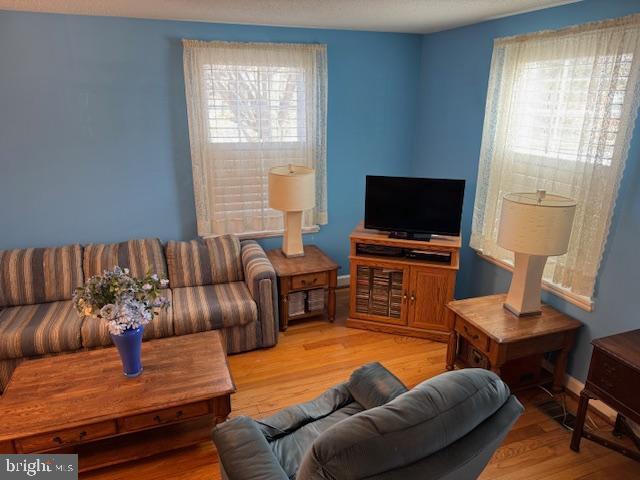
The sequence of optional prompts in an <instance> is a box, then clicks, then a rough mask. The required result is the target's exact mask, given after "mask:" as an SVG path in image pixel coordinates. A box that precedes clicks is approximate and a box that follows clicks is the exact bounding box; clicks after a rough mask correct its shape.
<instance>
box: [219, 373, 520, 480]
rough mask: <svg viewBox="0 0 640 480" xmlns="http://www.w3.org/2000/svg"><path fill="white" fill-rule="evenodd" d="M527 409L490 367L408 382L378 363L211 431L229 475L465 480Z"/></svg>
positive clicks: (232, 479) (280, 479)
mask: <svg viewBox="0 0 640 480" xmlns="http://www.w3.org/2000/svg"><path fill="white" fill-rule="evenodd" d="M522 411H523V407H522V405H521V404H520V403H519V402H518V400H517V399H516V398H515V397H514V396H513V395H511V394H510V392H509V389H508V387H507V386H506V385H505V384H504V383H503V382H502V380H500V378H499V377H498V376H496V375H495V374H494V373H492V372H489V371H486V370H482V369H466V370H458V371H454V372H448V373H444V374H442V375H439V376H437V377H434V378H432V379H429V380H427V381H425V382H423V383H421V384H420V385H418V386H416V387H415V388H413V389H412V390H410V391H407V389H406V387H405V386H404V385H403V384H402V382H400V380H398V379H397V378H396V377H395V376H394V375H393V374H391V373H390V372H389V371H388V370H386V369H385V368H384V367H383V366H382V365H380V364H379V363H372V364H368V365H365V366H364V367H361V368H359V369H358V370H356V371H355V372H353V374H352V375H351V378H350V379H349V381H347V382H345V383H342V384H340V385H337V386H335V387H333V388H331V389H329V390H327V391H326V392H325V393H323V394H322V395H320V396H319V397H318V398H316V399H315V400H313V401H310V402H307V403H303V404H300V405H296V406H293V407H289V408H287V409H285V410H283V411H281V412H279V413H277V414H275V415H273V416H271V417H269V418H266V419H264V420H261V421H257V420H252V419H250V418H248V417H237V418H234V419H232V420H229V421H227V422H225V423H222V424H220V425H218V426H217V427H216V428H215V429H214V431H213V441H214V443H215V444H216V447H217V449H218V455H219V457H220V462H221V467H222V474H223V477H224V478H226V479H229V480H288V479H294V478H297V479H298V480H319V479H337V480H356V479H376V480H383V479H384V480H396V479H423V478H430V479H448V480H454V479H455V480H465V479H473V478H476V477H477V476H478V475H479V474H480V473H481V472H482V470H483V469H484V468H485V466H486V465H487V463H488V462H489V460H490V459H491V456H492V455H493V453H494V452H495V450H496V449H497V448H498V446H499V445H500V443H501V442H502V440H503V439H504V437H505V436H506V434H507V432H508V431H509V429H510V428H511V426H512V425H513V423H514V422H515V421H516V420H517V418H518V417H519V416H520V414H521V413H522Z"/></svg>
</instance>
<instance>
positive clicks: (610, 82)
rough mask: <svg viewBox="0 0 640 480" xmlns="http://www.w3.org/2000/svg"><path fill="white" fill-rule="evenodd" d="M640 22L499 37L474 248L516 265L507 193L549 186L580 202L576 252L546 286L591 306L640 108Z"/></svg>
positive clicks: (559, 263) (550, 273)
mask: <svg viewBox="0 0 640 480" xmlns="http://www.w3.org/2000/svg"><path fill="white" fill-rule="evenodd" d="M639 73H640V16H638V15H633V16H629V17H624V18H621V19H617V20H611V21H606V22H598V23H593V24H587V25H583V26H579V27H572V28H568V29H563V30H559V31H554V32H541V33H538V34H531V35H524V36H519V37H510V38H504V39H497V40H496V41H495V43H494V51H493V58H492V64H491V74H490V78H489V87H488V92H487V105H486V111H485V121H484V130H483V138H482V149H481V153H480V166H479V172H478V186H477V190H476V201H475V205H474V214H473V227H472V234H471V246H472V247H473V248H475V249H476V250H478V251H479V252H481V253H482V254H484V255H486V256H489V257H491V258H492V259H495V260H497V261H498V262H499V263H507V264H512V263H513V253H512V252H509V251H507V250H504V249H502V248H500V247H499V246H498V245H497V243H496V239H497V234H498V228H499V221H500V209H501V207H502V197H503V196H504V194H506V193H509V192H523V191H536V190H537V189H544V190H547V191H548V192H549V193H556V194H560V195H564V196H567V197H571V198H573V199H575V200H576V201H577V202H578V207H577V211H576V217H575V221H574V226H573V231H572V235H571V241H570V244H569V251H568V252H567V254H565V255H563V256H561V257H551V258H549V261H548V262H547V266H546V268H545V273H544V280H545V282H546V283H547V284H548V285H549V286H551V287H552V289H553V290H555V291H558V292H561V293H562V294H563V295H564V296H566V297H567V298H569V299H570V300H572V301H573V302H574V303H576V304H578V305H580V306H584V307H585V308H590V305H591V301H592V297H593V295H594V288H595V281H596V275H597V272H598V268H599V265H600V261H601V258H602V254H603V251H604V247H605V242H606V239H607V234H608V232H609V226H610V223H611V216H612V213H613V207H614V203H615V199H616V196H617V192H618V186H619V183H620V178H621V176H622V172H623V169H624V163H625V161H626V157H627V155H628V150H629V143H630V139H631V133H632V131H633V124H634V121H635V116H636V112H637V109H638V100H639V98H638V97H639V93H638V77H639Z"/></svg>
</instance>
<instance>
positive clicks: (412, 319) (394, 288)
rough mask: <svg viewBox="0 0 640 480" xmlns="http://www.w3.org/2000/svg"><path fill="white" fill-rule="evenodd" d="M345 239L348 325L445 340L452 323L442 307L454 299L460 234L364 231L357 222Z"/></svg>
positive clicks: (445, 308)
mask: <svg viewBox="0 0 640 480" xmlns="http://www.w3.org/2000/svg"><path fill="white" fill-rule="evenodd" d="M350 240H351V253H350V256H349V260H350V262H351V269H350V273H351V278H350V290H351V291H350V302H349V318H348V319H347V326H348V327H354V328H363V329H366V330H375V331H379V332H386V333H395V334H400V335H408V336H412V337H421V338H429V339H432V340H438V341H442V342H446V341H447V340H448V338H449V334H450V331H451V323H452V322H451V314H450V312H449V311H448V309H447V307H446V306H447V303H449V302H450V301H451V300H453V290H454V287H455V283H456V272H457V271H458V267H459V263H460V246H461V239H460V237H447V236H435V235H434V236H433V237H432V238H431V240H430V241H428V242H425V241H420V240H406V239H399V238H389V233H388V232H381V231H378V230H367V229H365V228H364V226H363V224H362V223H361V224H360V225H358V226H357V227H356V229H355V230H354V231H353V232H352V233H351V236H350ZM385 247H391V248H392V249H396V250H397V252H395V254H394V255H389V253H393V252H389V251H387V250H386V249H385ZM376 249H380V250H379V251H376ZM412 254H413V255H414V256H412ZM425 255H426V257H425Z"/></svg>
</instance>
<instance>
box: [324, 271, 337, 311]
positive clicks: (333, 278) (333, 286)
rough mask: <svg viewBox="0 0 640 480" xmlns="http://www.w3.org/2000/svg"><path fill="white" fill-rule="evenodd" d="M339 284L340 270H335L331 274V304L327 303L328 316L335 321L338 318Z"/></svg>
mask: <svg viewBox="0 0 640 480" xmlns="http://www.w3.org/2000/svg"><path fill="white" fill-rule="evenodd" d="M337 285H338V271H337V270H334V271H333V272H331V273H330V275H329V305H327V316H328V317H329V321H330V322H331V323H333V322H334V321H335V320H336V287H337Z"/></svg>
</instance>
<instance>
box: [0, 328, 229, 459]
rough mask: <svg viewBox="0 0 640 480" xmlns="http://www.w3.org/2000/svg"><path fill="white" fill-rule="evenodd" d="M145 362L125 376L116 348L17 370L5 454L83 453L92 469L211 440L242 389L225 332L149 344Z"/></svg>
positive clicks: (2, 404)
mask: <svg viewBox="0 0 640 480" xmlns="http://www.w3.org/2000/svg"><path fill="white" fill-rule="evenodd" d="M142 363H143V366H144V372H143V373H142V375H140V376H139V377H137V378H126V377H125V376H124V375H123V374H122V366H121V363H120V358H119V356H118V353H117V351H116V349H115V348H113V347H110V348H104V349H99V350H91V351H82V352H77V353H71V354H66V355H59V356H55V357H47V358H42V359H37V360H28V361H26V362H24V363H22V364H20V365H19V366H18V368H17V369H16V370H15V372H14V374H13V376H12V378H11V381H10V382H9V385H8V386H7V388H6V390H5V393H4V395H3V396H2V397H0V418H1V419H2V421H1V422H0V452H3V453H13V452H16V453H35V452H45V451H46V452H51V453H77V454H78V455H79V470H80V471H87V470H92V469H95V468H99V467H103V466H106V465H114V464H116V463H122V462H126V461H129V460H134V459H138V458H142V457H146V456H149V455H154V454H156V453H159V452H163V451H167V450H172V449H176V448H182V447H185V446H188V445H192V444H195V443H199V442H202V441H205V440H208V439H209V438H210V433H211V428H212V427H213V426H214V425H215V424H216V423H218V422H222V421H224V420H225V419H226V418H227V415H228V414H229V412H230V410H231V401H230V396H231V394H232V393H234V392H235V390H236V389H235V385H234V383H233V380H232V378H231V374H230V373H229V367H228V364H227V358H226V354H225V351H224V348H223V346H222V338H221V334H220V332H217V331H211V332H203V333H197V334H193V335H185V336H179V337H170V338H165V339H160V340H151V341H149V342H145V343H143V345H142Z"/></svg>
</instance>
